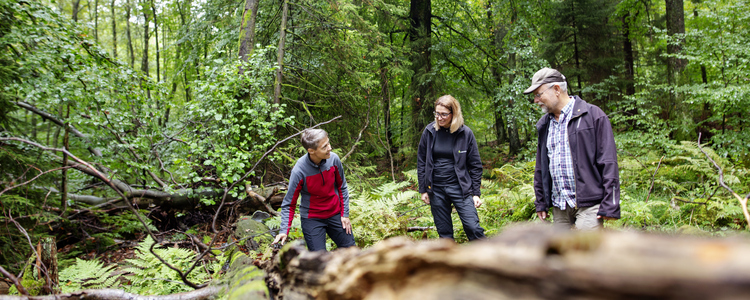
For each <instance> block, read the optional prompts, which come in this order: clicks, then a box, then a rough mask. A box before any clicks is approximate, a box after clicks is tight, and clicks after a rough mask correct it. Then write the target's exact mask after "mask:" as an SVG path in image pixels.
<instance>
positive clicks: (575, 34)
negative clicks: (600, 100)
mask: <svg viewBox="0 0 750 300" xmlns="http://www.w3.org/2000/svg"><path fill="white" fill-rule="evenodd" d="M570 4H571V6H572V11H573V13H571V14H570V15H571V16H572V18H573V57H574V58H575V60H576V72H577V73H578V74H577V75H576V78H577V79H578V89H579V90H581V89H583V85H582V84H581V71H580V70H581V58H580V51H579V50H578V24H576V13H577V12H576V2H575V1H570ZM568 93H570V94H571V95H572V93H573V89H571V86H570V84H569V85H568ZM581 97H583V94H581Z"/></svg>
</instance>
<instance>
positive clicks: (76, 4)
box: [71, 0, 81, 23]
mask: <svg viewBox="0 0 750 300" xmlns="http://www.w3.org/2000/svg"><path fill="white" fill-rule="evenodd" d="M80 9H81V0H73V3H72V10H73V12H72V13H71V18H73V22H76V23H78V12H79V11H80Z"/></svg>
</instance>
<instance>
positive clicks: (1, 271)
mask: <svg viewBox="0 0 750 300" xmlns="http://www.w3.org/2000/svg"><path fill="white" fill-rule="evenodd" d="M0 274H3V276H5V277H7V278H8V279H10V281H12V282H13V285H15V286H16V289H18V292H19V293H20V294H21V295H24V296H28V295H29V292H27V291H26V289H25V288H24V287H23V285H22V284H21V282H20V281H18V278H16V276H14V275H13V274H11V273H10V272H8V271H6V270H5V269H4V268H3V267H2V266H0Z"/></svg>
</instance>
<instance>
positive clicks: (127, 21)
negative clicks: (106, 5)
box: [125, 0, 135, 69]
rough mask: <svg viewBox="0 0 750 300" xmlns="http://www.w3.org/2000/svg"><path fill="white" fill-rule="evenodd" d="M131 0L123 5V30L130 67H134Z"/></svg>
mask: <svg viewBox="0 0 750 300" xmlns="http://www.w3.org/2000/svg"><path fill="white" fill-rule="evenodd" d="M130 1H131V0H127V5H126V6H125V7H126V9H125V24H126V26H127V27H125V32H126V33H127V36H128V54H129V63H130V68H131V69H133V68H135V52H134V51H133V38H132V37H131V35H130V9H131V2H130Z"/></svg>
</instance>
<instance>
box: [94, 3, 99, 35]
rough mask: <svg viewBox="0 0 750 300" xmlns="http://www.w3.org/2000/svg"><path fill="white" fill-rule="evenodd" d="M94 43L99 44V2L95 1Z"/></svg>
mask: <svg viewBox="0 0 750 300" xmlns="http://www.w3.org/2000/svg"><path fill="white" fill-rule="evenodd" d="M94 42H96V43H97V44H98V43H99V0H96V1H94Z"/></svg>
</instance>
